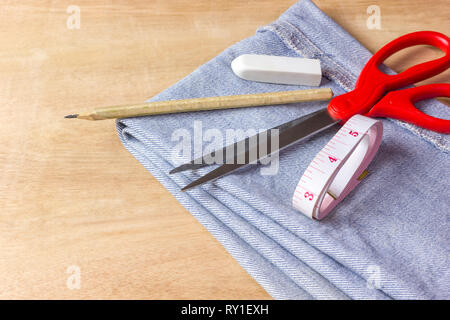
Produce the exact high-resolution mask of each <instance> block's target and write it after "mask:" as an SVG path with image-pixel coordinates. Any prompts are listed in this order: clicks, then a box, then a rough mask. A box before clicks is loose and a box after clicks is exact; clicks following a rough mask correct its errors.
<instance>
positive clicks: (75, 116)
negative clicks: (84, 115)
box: [64, 114, 78, 119]
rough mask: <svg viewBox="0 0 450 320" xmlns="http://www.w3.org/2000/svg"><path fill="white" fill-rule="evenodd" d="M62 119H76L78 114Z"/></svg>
mask: <svg viewBox="0 0 450 320" xmlns="http://www.w3.org/2000/svg"><path fill="white" fill-rule="evenodd" d="M64 118H66V119H73V118H78V114H69V115H67V116H65V117H64Z"/></svg>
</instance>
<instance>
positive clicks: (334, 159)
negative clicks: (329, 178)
mask: <svg viewBox="0 0 450 320" xmlns="http://www.w3.org/2000/svg"><path fill="white" fill-rule="evenodd" d="M328 159H330V162H331V163H333V162H336V161H337V159H336V158H334V157H331V156H328Z"/></svg>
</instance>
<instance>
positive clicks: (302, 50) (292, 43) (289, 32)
mask: <svg viewBox="0 0 450 320" xmlns="http://www.w3.org/2000/svg"><path fill="white" fill-rule="evenodd" d="M259 30H261V31H263V30H267V31H271V32H273V33H275V34H276V35H277V36H278V37H279V38H280V39H281V40H282V41H283V42H284V43H285V44H286V45H287V46H288V47H289V48H291V49H292V50H294V51H295V52H297V53H298V54H300V55H301V56H304V57H308V58H319V57H320V58H321V60H322V62H325V64H326V65H327V66H328V65H330V64H331V65H334V66H335V67H336V68H330V70H333V71H335V72H328V70H325V72H324V74H323V75H324V76H325V77H326V78H327V79H329V80H332V81H334V82H335V83H336V84H337V85H339V86H340V87H341V88H343V89H344V90H346V91H351V90H353V88H354V83H356V80H357V77H356V76H354V75H353V74H352V73H351V72H350V71H349V70H347V69H346V68H344V67H343V66H341V65H340V64H338V63H337V62H336V61H334V60H333V59H331V58H330V57H328V56H327V55H326V54H325V53H324V52H323V51H322V50H321V49H320V48H319V47H317V45H315V44H314V43H313V42H312V41H311V40H310V39H309V38H308V37H307V36H306V35H305V34H304V33H303V32H302V31H301V30H299V29H298V28H297V27H295V26H294V25H292V24H291V23H289V22H286V21H278V22H273V23H271V24H269V25H267V26H264V27H262V28H260V29H259ZM387 120H389V121H392V122H394V123H396V124H397V125H399V126H401V127H403V128H405V129H406V130H409V131H410V132H412V133H413V134H415V135H416V136H419V137H420V138H422V139H424V140H425V141H428V142H430V143H431V144H433V145H434V146H435V147H436V148H437V149H439V150H441V151H443V152H445V153H448V152H450V146H449V145H448V143H445V142H441V141H440V140H439V139H436V138H434V137H433V136H431V135H429V134H427V133H426V131H425V130H424V129H422V128H419V127H417V126H415V125H412V124H409V123H406V122H403V121H400V120H395V119H390V118H388V119H387ZM440 137H441V138H442V135H440ZM444 141H445V140H444Z"/></svg>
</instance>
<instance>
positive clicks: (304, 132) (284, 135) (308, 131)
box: [182, 109, 339, 191]
mask: <svg viewBox="0 0 450 320" xmlns="http://www.w3.org/2000/svg"><path fill="white" fill-rule="evenodd" d="M338 122H339V121H336V120H334V119H333V118H331V117H330V116H329V115H328V112H327V109H322V110H319V111H317V112H313V113H311V114H309V115H306V116H303V117H300V118H298V119H295V120H292V121H289V122H286V123H284V124H282V125H280V126H277V127H274V128H272V129H269V130H267V131H266V133H265V137H267V136H270V133H268V132H269V131H271V130H274V129H278V130H279V136H278V139H279V143H278V148H276V149H272V148H271V146H270V147H269V146H266V150H267V152H263V153H261V152H259V150H260V149H259V148H260V147H261V145H260V143H270V142H271V141H270V139H269V140H267V139H261V140H258V141H262V142H258V144H257V145H256V146H254V148H250V147H249V144H248V143H246V148H245V155H244V158H245V162H244V163H238V159H242V153H241V154H239V153H234V159H233V160H234V162H232V163H229V162H228V164H224V165H222V166H220V167H219V168H217V169H214V170H213V171H211V172H209V173H207V174H206V175H204V176H203V177H201V178H199V179H198V180H195V181H194V182H192V183H190V184H189V185H187V186H186V187H184V188H183V189H182V191H185V190H187V189H190V188H192V187H195V186H198V185H201V184H203V183H206V182H209V181H212V180H215V179H217V178H220V177H222V176H224V175H226V174H228V173H231V172H232V171H235V170H237V169H239V168H241V167H243V166H245V165H247V164H248V163H250V162H254V160H253V161H250V158H251V155H250V153H251V152H253V153H252V154H253V155H255V154H256V155H257V158H256V160H259V159H261V158H263V157H266V156H268V155H271V154H273V153H275V152H278V151H280V150H281V149H284V148H286V147H288V146H290V145H291V144H293V143H295V142H298V141H301V140H304V139H306V138H308V137H310V136H312V135H314V134H316V133H318V132H321V131H323V130H325V129H327V128H329V127H331V126H333V125H335V124H336V123H338ZM259 135H261V133H260V134H258V135H257V136H259ZM248 140H249V138H247V139H245V140H243V141H246V142H247V141H248ZM238 143H239V142H237V143H236V144H238ZM241 143H242V142H241ZM236 144H235V145H236ZM255 147H256V148H257V151H256V153H255V150H254V149H255ZM218 151H219V152H220V150H218ZM216 152H217V151H216ZM187 165H188V164H187Z"/></svg>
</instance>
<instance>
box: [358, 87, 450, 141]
mask: <svg viewBox="0 0 450 320" xmlns="http://www.w3.org/2000/svg"><path fill="white" fill-rule="evenodd" d="M437 97H450V84H449V83H434V84H428V85H424V86H419V87H414V88H409V89H404V90H398V91H391V92H389V93H388V94H387V95H385V96H384V98H383V99H381V100H380V101H379V102H378V103H377V104H376V105H375V106H374V107H373V108H372V109H370V111H369V112H368V113H367V116H369V117H389V118H393V119H399V120H404V119H405V118H407V119H408V122H410V123H413V124H415V125H417V126H419V127H422V128H425V129H429V130H433V131H437V132H442V133H446V134H450V120H445V119H439V118H435V117H433V116H430V115H428V114H425V113H423V112H422V111H420V110H419V109H417V108H416V107H415V106H414V103H416V102H418V101H420V100H425V99H431V98H437Z"/></svg>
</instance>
